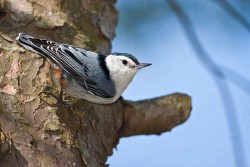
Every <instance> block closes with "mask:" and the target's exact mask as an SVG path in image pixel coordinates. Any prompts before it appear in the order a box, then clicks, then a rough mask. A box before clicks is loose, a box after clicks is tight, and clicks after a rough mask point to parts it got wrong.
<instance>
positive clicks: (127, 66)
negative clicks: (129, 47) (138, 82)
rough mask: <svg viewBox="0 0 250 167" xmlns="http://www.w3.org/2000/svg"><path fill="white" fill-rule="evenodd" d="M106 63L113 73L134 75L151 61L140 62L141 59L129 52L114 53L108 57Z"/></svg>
mask: <svg viewBox="0 0 250 167" xmlns="http://www.w3.org/2000/svg"><path fill="white" fill-rule="evenodd" d="M106 64H107V67H108V69H109V71H110V74H111V75H112V74H113V75H123V76H124V77H125V76H126V75H127V76H132V77H133V76H134V75H135V74H136V72H137V71H138V70H140V69H142V68H144V67H147V66H150V65H151V64H150V63H139V61H138V60H137V59H136V58H135V57H134V56H133V55H131V54H128V53H112V54H110V55H108V56H107V57H106Z"/></svg>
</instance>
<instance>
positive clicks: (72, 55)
mask: <svg viewBox="0 0 250 167" xmlns="http://www.w3.org/2000/svg"><path fill="white" fill-rule="evenodd" d="M17 42H18V43H20V44H21V45H23V46H24V47H25V48H27V49H29V50H32V51H35V52H36V53H38V54H39V55H42V56H44V57H46V58H48V59H49V60H50V61H52V63H53V64H55V65H56V66H59V67H60V68H62V69H63V70H64V71H65V72H66V73H67V74H68V75H70V76H71V77H72V78H74V79H75V81H76V82H77V83H78V84H79V85H81V86H82V87H84V88H85V89H86V90H88V91H90V92H91V93H93V94H95V95H97V96H100V97H104V98H111V97H113V96H114V94H111V95H110V94H108V93H106V92H105V91H104V90H103V89H102V87H101V85H100V84H97V83H96V82H95V81H94V80H93V78H90V77H89V75H88V72H89V70H92V69H89V67H91V66H87V64H86V61H91V60H89V59H91V58H93V56H97V55H98V54H96V55H93V52H89V51H86V50H84V49H82V48H79V47H75V46H72V45H66V44H60V43H57V42H54V41H48V40H44V39H37V38H34V37H32V36H29V35H26V34H19V36H18V37H17ZM91 53H92V54H91ZM88 54H91V55H88ZM91 56H92V57H91Z"/></svg>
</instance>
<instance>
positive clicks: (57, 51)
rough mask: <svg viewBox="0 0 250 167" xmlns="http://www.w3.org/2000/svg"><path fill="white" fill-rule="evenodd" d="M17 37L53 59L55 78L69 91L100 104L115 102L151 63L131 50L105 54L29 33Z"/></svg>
mask: <svg viewBox="0 0 250 167" xmlns="http://www.w3.org/2000/svg"><path fill="white" fill-rule="evenodd" d="M16 41H17V43H18V44H20V45H21V46H23V47H24V48H25V49H27V50H30V51H33V52H35V53H37V54H38V55H41V56H42V57H44V58H46V59H47V60H48V61H49V63H50V65H51V67H52V69H53V70H52V71H53V72H52V73H51V74H52V80H53V82H55V83H57V85H58V86H59V87H60V88H61V90H62V91H64V92H65V93H66V94H67V95H69V96H72V97H76V98H80V99H84V100H87V101H89V102H92V103H96V104H111V103H114V102H115V101H116V100H117V99H118V98H119V97H120V96H121V94H122V93H123V92H124V90H125V89H126V88H127V86H128V85H129V83H130V82H131V81H132V80H133V78H134V76H135V74H136V73H137V72H138V71H139V70H140V69H142V68H144V67H148V66H150V65H151V63H139V61H138V60H137V59H136V58H135V57H134V56H133V55H132V54H129V53H119V52H114V53H111V54H109V55H103V54H99V53H96V52H92V51H88V50H86V49H83V48H81V47H78V46H73V45H69V44H62V43H58V42H55V41H51V40H46V39H39V38H35V37H33V36H30V35H28V34H25V33H19V34H18V36H17V37H16Z"/></svg>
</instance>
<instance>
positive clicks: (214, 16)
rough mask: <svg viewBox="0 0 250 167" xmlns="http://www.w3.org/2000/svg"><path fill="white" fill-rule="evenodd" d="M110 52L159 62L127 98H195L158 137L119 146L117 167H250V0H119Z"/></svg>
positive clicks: (113, 165)
mask: <svg viewBox="0 0 250 167" xmlns="http://www.w3.org/2000/svg"><path fill="white" fill-rule="evenodd" d="M116 7H117V9H118V11H119V13H120V17H119V22H118V27H117V29H116V33H117V36H116V38H115V39H114V41H113V46H112V51H113V52H114V51H119V52H129V53H131V54H133V55H135V56H136V57H137V58H138V59H139V60H140V61H141V62H145V63H153V65H152V66H150V67H148V68H146V69H144V70H142V71H140V72H139V73H138V74H137V76H136V77H135V79H134V81H133V82H132V84H131V85H130V86H129V88H128V89H127V90H126V92H125V93H124V94H123V97H124V98H125V99H129V100H142V99H145V98H153V97H157V96H161V95H166V94H170V93H174V92H181V93H186V94H188V95H190V96H191V97H192V105H193V109H192V112H191V116H190V118H189V119H188V120H187V122H185V123H184V124H182V125H180V126H178V127H176V128H174V129H173V130H172V131H171V132H167V133H164V134H162V135H160V136H155V135H151V136H136V137H129V138H123V139H121V140H120V142H119V144H118V146H117V149H116V150H114V153H113V155H112V157H110V158H109V159H108V162H107V163H108V164H110V166H111V167H128V166H137V167H140V166H142V167H152V166H157V167H163V166H171V167H201V166H202V167H211V166H213V167H215V166H216V167H217V166H219V167H220V166H227V167H236V166H242V167H245V166H248V165H250V74H249V72H250V24H249V22H250V1H249V0H209V1H201V0H178V1H176V0H157V1H152V0H136V1H134V0H118V2H117V6H116Z"/></svg>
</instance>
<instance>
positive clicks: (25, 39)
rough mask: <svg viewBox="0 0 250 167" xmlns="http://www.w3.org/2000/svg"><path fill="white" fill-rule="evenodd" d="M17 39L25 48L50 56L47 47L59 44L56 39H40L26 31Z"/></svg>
mask: <svg viewBox="0 0 250 167" xmlns="http://www.w3.org/2000/svg"><path fill="white" fill-rule="evenodd" d="M16 41H17V43H18V44H20V45H22V46H23V47H24V48H26V49H28V50H30V51H33V52H36V53H38V54H39V55H41V56H43V57H46V58H49V59H50V56H49V54H50V53H49V52H48V51H47V47H50V48H51V47H55V46H56V45H57V43H56V42H54V41H48V40H45V39H38V38H34V37H32V36H30V35H27V34H25V33H19V34H18V36H17V38H16Z"/></svg>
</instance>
